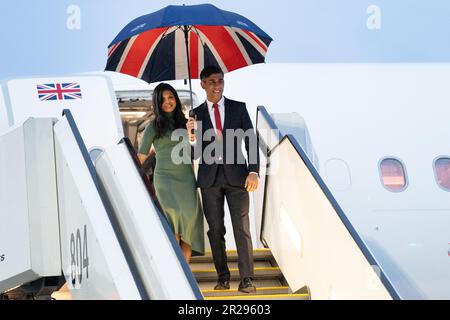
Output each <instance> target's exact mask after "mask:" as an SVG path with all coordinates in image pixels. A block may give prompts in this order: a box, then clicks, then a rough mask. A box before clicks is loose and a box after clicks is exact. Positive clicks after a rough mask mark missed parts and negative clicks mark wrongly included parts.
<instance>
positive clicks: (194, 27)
mask: <svg viewBox="0 0 450 320" xmlns="http://www.w3.org/2000/svg"><path fill="white" fill-rule="evenodd" d="M271 41H272V38H271V37H270V36H269V35H268V34H266V33H265V32H264V31H263V30H261V29H260V28H259V27H258V26H257V25H256V24H254V23H253V22H251V21H250V20H248V19H247V18H245V17H243V16H241V15H239V14H236V13H233V12H229V11H224V10H220V9H218V8H217V7H215V6H213V5H211V4H202V5H193V6H186V5H182V6H168V7H165V8H163V9H161V10H159V11H156V12H154V13H151V14H148V15H145V16H141V17H139V18H137V19H135V20H133V21H132V22H130V23H129V24H128V25H127V26H126V27H125V28H124V29H123V30H122V31H121V32H120V33H119V34H118V35H117V36H116V38H115V39H114V40H113V41H112V42H111V44H110V45H109V47H108V48H109V50H108V62H107V65H106V69H105V70H109V71H116V72H120V73H125V74H128V75H131V76H134V77H137V78H140V79H143V80H145V81H147V82H149V83H152V82H158V81H164V80H177V79H189V87H190V91H191V106H192V86H191V79H198V78H199V77H200V72H201V70H202V69H203V67H204V66H207V65H215V66H218V67H220V68H221V69H222V71H223V72H224V73H227V72H230V71H233V70H236V69H239V68H242V67H246V66H248V65H252V64H256V63H262V62H264V60H265V56H266V53H267V50H268V47H269V44H270V42H271Z"/></svg>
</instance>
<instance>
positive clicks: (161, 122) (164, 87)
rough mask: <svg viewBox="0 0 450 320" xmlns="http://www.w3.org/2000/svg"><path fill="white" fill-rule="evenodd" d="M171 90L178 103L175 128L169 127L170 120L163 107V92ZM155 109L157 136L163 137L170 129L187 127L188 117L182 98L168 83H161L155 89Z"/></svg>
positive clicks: (174, 116)
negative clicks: (185, 113)
mask: <svg viewBox="0 0 450 320" xmlns="http://www.w3.org/2000/svg"><path fill="white" fill-rule="evenodd" d="M164 91H170V92H172V94H173V96H174V97H175V101H176V103H177V105H176V107H175V110H174V111H173V120H174V128H169V121H168V120H167V118H166V117H165V116H164V111H163V109H162V104H163V92H164ZM152 99H153V110H154V113H155V131H156V137H157V138H161V137H163V136H164V134H165V133H166V132H167V130H168V129H173V130H175V129H186V122H187V119H186V117H185V116H184V114H183V110H182V105H181V101H180V98H179V97H178V94H177V91H176V90H175V89H174V88H173V87H172V86H171V85H170V84H167V83H160V84H158V85H157V86H156V88H155V90H154V91H153V97H152Z"/></svg>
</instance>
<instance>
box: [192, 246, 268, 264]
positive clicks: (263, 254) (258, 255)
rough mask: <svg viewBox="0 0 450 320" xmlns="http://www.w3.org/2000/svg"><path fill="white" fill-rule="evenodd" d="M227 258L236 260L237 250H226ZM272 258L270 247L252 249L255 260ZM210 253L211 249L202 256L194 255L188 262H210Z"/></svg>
mask: <svg viewBox="0 0 450 320" xmlns="http://www.w3.org/2000/svg"><path fill="white" fill-rule="evenodd" d="M226 252H227V260H228V261H229V262H231V261H237V258H238V256H237V250H227V251H226ZM272 258H273V255H272V252H271V251H270V249H254V250H253V259H254V260H255V261H260V260H270V259H272ZM212 261H213V258H212V253H211V251H207V252H205V255H204V256H195V257H191V260H190V263H198V262H212Z"/></svg>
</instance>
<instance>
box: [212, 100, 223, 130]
mask: <svg viewBox="0 0 450 320" xmlns="http://www.w3.org/2000/svg"><path fill="white" fill-rule="evenodd" d="M213 109H214V118H215V119H216V132H217V136H218V137H219V139H222V121H221V119H220V113H219V105H218V104H217V103H214V104H213Z"/></svg>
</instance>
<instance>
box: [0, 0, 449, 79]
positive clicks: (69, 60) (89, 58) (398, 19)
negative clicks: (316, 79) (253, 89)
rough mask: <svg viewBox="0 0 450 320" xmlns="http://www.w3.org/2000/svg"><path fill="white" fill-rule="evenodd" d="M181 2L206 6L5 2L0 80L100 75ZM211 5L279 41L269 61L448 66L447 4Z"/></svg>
mask: <svg viewBox="0 0 450 320" xmlns="http://www.w3.org/2000/svg"><path fill="white" fill-rule="evenodd" d="M182 3H185V4H200V3H205V1H166V0H40V1H37V0H14V1H12V0H2V1H0V26H1V28H0V40H1V43H2V51H1V53H0V57H1V59H0V79H1V78H6V77H15V76H31V75H48V74H66V73H73V72H85V71H97V70H102V69H103V68H104V66H105V62H106V50H107V49H106V48H107V46H108V44H109V43H110V42H111V40H112V39H113V38H114V37H115V36H116V34H117V33H119V31H120V30H121V29H122V28H123V27H124V26H125V25H126V24H127V23H128V22H129V21H131V20H132V19H134V18H136V17H138V16H141V15H144V14H147V13H150V12H153V11H156V10H159V9H161V8H162V7H165V6H167V5H169V4H182ZM209 3H212V4H214V5H216V6H218V7H220V8H221V9H224V10H228V11H234V12H237V13H239V14H241V15H244V16H246V17H247V18H249V19H250V20H252V21H253V22H255V23H256V24H257V25H258V26H260V27H261V28H262V29H263V30H264V31H266V32H267V33H268V34H269V35H271V36H272V37H273V38H274V40H275V41H274V42H273V43H272V44H271V46H270V48H269V52H268V54H267V59H266V61H267V62H446V61H450V41H449V39H450V19H449V17H450V1H447V0H428V1H425V0H372V1H370V0H339V1H337V0H277V1H261V0H216V1H209ZM74 8H75V11H73V10H74ZM76 11H77V12H78V13H75V12H76ZM74 19H75V20H74ZM68 22H69V25H71V27H68V26H67V24H68ZM368 23H369V26H368ZM74 26H75V27H74ZM78 27H79V28H78ZM71 28H72V29H71Z"/></svg>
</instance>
